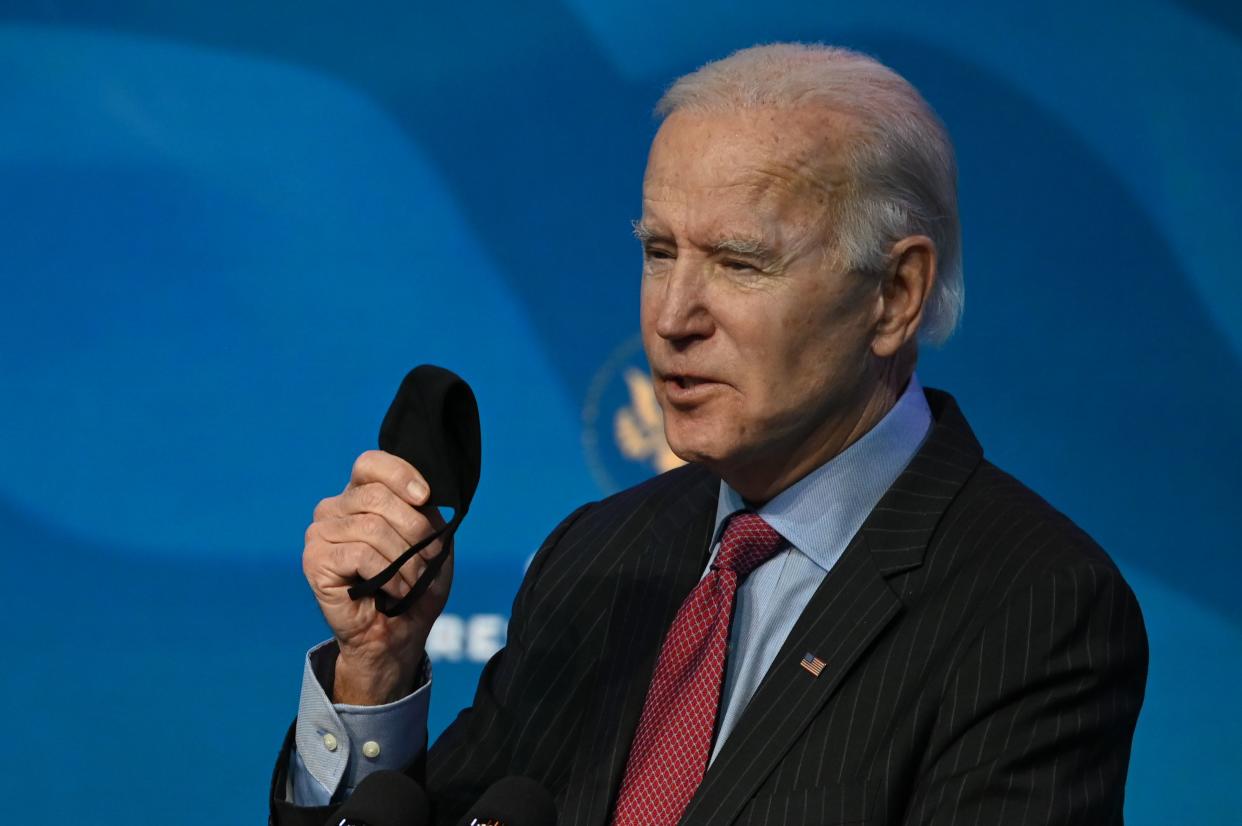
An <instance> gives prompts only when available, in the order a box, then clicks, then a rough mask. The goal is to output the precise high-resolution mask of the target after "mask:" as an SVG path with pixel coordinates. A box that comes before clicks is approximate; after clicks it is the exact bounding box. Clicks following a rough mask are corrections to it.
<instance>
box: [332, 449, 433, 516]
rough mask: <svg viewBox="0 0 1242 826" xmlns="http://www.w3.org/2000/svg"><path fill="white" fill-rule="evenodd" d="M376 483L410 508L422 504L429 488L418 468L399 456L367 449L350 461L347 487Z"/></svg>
mask: <svg viewBox="0 0 1242 826" xmlns="http://www.w3.org/2000/svg"><path fill="white" fill-rule="evenodd" d="M372 482H379V483H380V484H382V485H384V486H386V487H387V488H388V489H389V490H391V491H393V492H394V493H396V494H397V495H398V496H399V497H401V499H403V500H405V501H406V502H408V503H409V504H411V505H423V504H426V502H427V497H428V496H430V495H431V486H430V485H428V484H427V480H426V479H424V478H423V475H422V474H421V473H419V472H418V469H417V468H415V467H414V466H413V465H411V464H410V463H409V462H407V461H406V460H404V459H402V458H401V457H400V456H394V455H393V454H391V453H386V452H384V451H382V450H368V451H367V452H366V453H363V454H362V455H361V456H359V457H358V458H357V459H356V460H354V467H353V471H352V472H351V473H350V476H349V487H351V488H352V487H357V486H359V485H366V484H369V483H372Z"/></svg>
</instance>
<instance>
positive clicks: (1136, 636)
mask: <svg viewBox="0 0 1242 826" xmlns="http://www.w3.org/2000/svg"><path fill="white" fill-rule="evenodd" d="M1146 678H1147V635H1146V632H1145V630H1144V627H1143V619H1142V615H1141V614H1140V612H1139V608H1138V603H1137V601H1136V600H1135V598H1134V595H1133V594H1132V593H1131V591H1130V589H1129V587H1128V586H1127V585H1126V583H1125V581H1124V580H1123V579H1122V577H1121V575H1120V574H1119V573H1118V572H1117V571H1116V569H1114V568H1112V567H1110V566H1107V565H1105V564H1099V563H1080V564H1076V565H1074V566H1072V567H1066V568H1061V569H1055V570H1049V571H1047V572H1045V573H1044V574H1043V575H1042V576H1040V577H1039V579H1038V580H1037V581H1036V582H1035V583H1033V584H1032V585H1031V586H1030V587H1028V588H1024V589H1021V590H1018V591H1016V592H1015V593H1014V594H1013V596H1012V597H1010V598H1009V599H1008V600H1006V602H1005V603H1004V604H1003V605H1002V606H1001V608H1000V610H998V611H997V612H996V614H995V615H994V616H992V617H990V618H989V620H988V621H987V622H985V623H984V624H983V626H982V628H981V630H980V632H979V633H978V635H977V637H976V638H975V640H974V642H973V643H972V644H971V645H970V646H969V647H967V648H966V649H965V650H964V651H963V653H962V655H961V656H960V657H959V658H958V661H957V665H956V667H955V668H954V669H952V670H951V671H950V673H949V675H948V677H947V680H946V685H945V691H944V693H943V695H942V696H943V704H942V706H941V708H940V714H939V716H938V719H937V723H936V729H935V733H934V735H933V737H932V738H931V743H932V749H931V750H930V752H929V754H928V757H927V760H926V763H925V765H924V766H922V767H921V769H920V772H919V781H918V782H917V784H916V787H915V792H914V794H913V796H912V798H911V800H910V805H909V808H908V809H907V817H906V823H907V824H908V826H914V824H919V825H920V826H956V824H976V823H988V824H1005V826H1010V825H1012V826H1017V824H1024V825H1025V824H1030V825H1031V826H1034V824H1057V826H1078V825H1079V824H1081V826H1120V824H1121V823H1122V803H1123V799H1124V793H1125V779H1126V769H1127V766H1128V764H1129V759H1130V744H1131V740H1132V738H1133V735H1134V726H1135V722H1136V721H1137V719H1138V713H1139V707H1140V706H1141V705H1142V701H1143V691H1144V686H1145V683H1146Z"/></svg>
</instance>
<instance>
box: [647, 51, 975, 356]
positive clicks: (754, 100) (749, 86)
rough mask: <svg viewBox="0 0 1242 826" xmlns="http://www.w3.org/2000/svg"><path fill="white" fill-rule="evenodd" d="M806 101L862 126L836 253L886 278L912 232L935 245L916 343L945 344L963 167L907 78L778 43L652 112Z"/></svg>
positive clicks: (960, 297)
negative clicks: (934, 267)
mask: <svg viewBox="0 0 1242 826" xmlns="http://www.w3.org/2000/svg"><path fill="white" fill-rule="evenodd" d="M808 104H816V105H821V106H824V107H826V108H828V109H831V110H834V111H838V112H841V113H842V114H844V115H846V116H848V117H850V118H851V119H852V120H854V121H856V122H857V129H856V130H855V132H856V135H855V137H856V138H857V139H856V140H853V141H851V142H850V143H851V146H850V149H849V150H848V151H847V157H846V164H847V169H848V170H849V178H850V185H849V186H848V187H847V190H848V192H847V194H845V196H844V197H843V198H842V202H841V203H840V204H838V205H837V215H836V217H837V219H838V222H839V229H838V232H837V233H836V242H837V250H838V252H839V253H840V254H841V255H843V256H844V258H845V260H846V262H847V265H848V266H850V267H851V268H852V269H855V270H859V271H862V272H867V273H880V272H883V271H885V269H886V268H887V265H888V264H889V255H890V253H891V251H892V247H893V244H894V243H896V242H897V241H899V240H901V239H902V238H905V237H907V236H910V235H926V236H927V237H928V238H930V239H931V240H932V242H933V243H934V244H935V245H936V251H937V256H938V259H939V261H938V264H939V266H938V277H937V279H936V283H935V286H934V287H933V289H932V294H931V295H930V296H929V297H928V300H927V304H926V306H925V307H924V310H923V322H922V326H921V329H920V336H921V338H922V339H923V340H924V341H927V342H929V343H932V344H939V343H941V342H943V341H944V340H945V339H947V338H948V337H949V335H950V334H951V333H952V332H953V329H954V327H956V326H957V321H958V318H959V317H960V316H961V314H962V306H963V302H964V299H965V288H964V286H963V283H962V263H961V227H960V224H959V222H958V216H957V162H956V161H955V160H954V157H953V145H952V143H950V141H949V135H948V132H947V131H946V130H945V127H944V124H943V123H941V122H940V119H939V118H938V117H937V116H936V113H935V112H933V111H932V108H931V107H930V106H929V105H928V104H927V101H925V100H923V98H922V96H921V95H919V93H918V91H917V90H915V88H914V87H913V86H911V85H910V84H909V82H907V81H906V80H905V78H903V77H901V76H900V75H898V74H897V73H896V72H894V71H893V70H892V69H889V68H888V67H887V66H884V65H883V64H882V63H880V62H878V61H876V60H874V59H872V58H870V57H867V56H866V55H863V54H860V53H858V52H854V51H851V50H849V49H843V48H839V47H835V46H825V45H822V44H803V43H774V44H770V45H766V46H753V47H751V48H749V49H742V50H741V51H737V52H734V53H733V54H732V55H730V56H729V57H726V58H724V59H723V60H717V61H714V62H712V63H708V64H707V65H705V66H703V67H701V68H700V69H698V70H696V71H694V72H691V73H690V74H688V75H685V76H684V77H681V78H679V79H678V80H677V81H675V82H674V83H673V85H672V86H671V87H669V89H668V91H667V92H665V93H664V96H663V97H662V98H661V99H660V102H659V103H658V104H657V105H656V113H657V114H658V115H659V116H661V117H667V116H669V115H671V114H673V113H674V112H678V111H683V110H685V111H690V112H701V113H710V112H720V111H736V110H745V109H765V108H766V109H786V108H795V107H800V106H804V105H808Z"/></svg>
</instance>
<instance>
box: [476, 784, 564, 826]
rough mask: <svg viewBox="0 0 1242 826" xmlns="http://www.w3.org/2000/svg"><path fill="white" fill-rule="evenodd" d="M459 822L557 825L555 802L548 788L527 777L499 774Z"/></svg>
mask: <svg viewBox="0 0 1242 826" xmlns="http://www.w3.org/2000/svg"><path fill="white" fill-rule="evenodd" d="M458 826H556V806H554V805H553V804H552V795H550V794H548V790H547V789H545V788H544V787H543V786H541V785H540V784H539V783H537V782H535V781H534V780H531V779H530V778H529V777H502V778H501V779H500V780H497V781H496V782H495V783H493V784H492V785H491V786H490V787H488V790H487V791H485V792H483V796H482V797H480V798H479V799H478V800H477V801H476V802H475V804H474V805H473V806H471V807H470V811H468V812H466V816H465V817H463V818H462V819H461V820H459V821H458Z"/></svg>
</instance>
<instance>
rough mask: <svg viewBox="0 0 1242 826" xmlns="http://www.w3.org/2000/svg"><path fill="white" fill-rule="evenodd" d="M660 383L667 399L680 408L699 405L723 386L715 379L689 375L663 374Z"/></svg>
mask: <svg viewBox="0 0 1242 826" xmlns="http://www.w3.org/2000/svg"><path fill="white" fill-rule="evenodd" d="M660 383H661V384H662V385H663V389H664V395H665V397H666V398H667V399H668V400H669V401H670V402H671V403H672V404H674V405H676V406H679V407H680V406H684V405H689V404H693V403H697V402H698V401H700V400H702V399H703V398H705V397H706V396H708V395H709V394H711V393H713V392H714V391H716V390H718V389H719V388H720V387H722V386H723V385H722V384H721V383H720V382H718V381H716V380H715V379H712V378H708V377H706V376H693V375H690V374H687V373H663V374H661V375H660Z"/></svg>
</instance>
